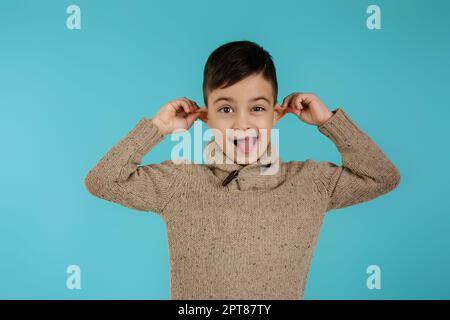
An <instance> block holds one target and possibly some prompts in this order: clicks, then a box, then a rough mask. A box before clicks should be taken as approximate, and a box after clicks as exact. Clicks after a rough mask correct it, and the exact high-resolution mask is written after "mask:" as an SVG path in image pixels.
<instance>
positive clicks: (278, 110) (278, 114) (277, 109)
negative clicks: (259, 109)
mask: <svg viewBox="0 0 450 320" xmlns="http://www.w3.org/2000/svg"><path fill="white" fill-rule="evenodd" d="M286 109H287V108H284V109H283V108H282V107H281V106H280V105H279V104H278V102H277V103H275V105H274V108H273V111H274V112H273V125H275V124H276V123H277V122H278V121H280V120H281V118H283V117H284V116H285V115H286V113H287V112H286V111H287V110H286Z"/></svg>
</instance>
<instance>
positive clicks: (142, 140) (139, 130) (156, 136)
mask: <svg viewBox="0 0 450 320" xmlns="http://www.w3.org/2000/svg"><path fill="white" fill-rule="evenodd" d="M128 136H129V137H130V138H131V139H134V140H135V141H136V142H137V143H138V144H139V146H140V147H141V150H142V151H143V152H147V151H148V150H150V148H152V147H153V146H154V145H156V144H157V143H159V142H160V141H161V140H163V139H164V137H165V136H164V134H163V133H162V132H161V131H160V130H159V128H158V127H157V126H156V125H155V124H154V123H153V122H152V120H151V119H150V118H147V117H145V116H143V117H142V118H141V119H140V120H139V122H138V123H137V124H136V126H135V127H134V128H133V130H131V132H130V134H129V135H128Z"/></svg>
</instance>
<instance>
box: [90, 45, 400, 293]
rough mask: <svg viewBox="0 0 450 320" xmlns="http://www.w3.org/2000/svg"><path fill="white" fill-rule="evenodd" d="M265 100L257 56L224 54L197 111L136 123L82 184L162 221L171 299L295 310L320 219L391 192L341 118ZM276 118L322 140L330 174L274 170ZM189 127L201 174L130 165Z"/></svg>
mask: <svg viewBox="0 0 450 320" xmlns="http://www.w3.org/2000/svg"><path fill="white" fill-rule="evenodd" d="M277 91H278V88H277V80H276V73H275V67H274V64H273V61H272V57H271V56H270V54H269V53H268V52H267V51H265V50H264V49H263V48H262V47H260V46H259V45H257V44H255V43H253V42H250V41H235V42H230V43H227V44H224V45H222V46H221V47H219V48H217V49H216V50H215V51H214V52H213V53H212V54H211V55H210V57H209V58H208V61H207V62H206V66H205V70H204V82H203V95H204V102H205V106H204V107H202V108H200V107H199V106H198V105H197V104H196V103H195V102H194V101H192V100H189V99H187V98H180V99H177V100H173V101H170V102H169V103H167V104H166V105H164V106H163V107H162V108H161V109H160V110H159V111H158V113H157V114H156V115H155V116H154V117H152V118H146V117H142V118H141V120H140V121H139V122H138V123H137V125H136V126H135V127H134V128H133V129H132V130H131V131H130V132H129V133H128V134H127V135H126V136H125V137H124V138H123V139H121V140H120V141H119V142H118V143H117V144H116V145H115V146H113V147H112V149H111V150H109V151H108V153H107V154H106V155H105V156H104V157H103V158H102V159H101V160H100V161H99V163H98V164H97V165H96V166H95V167H94V168H92V169H91V171H90V172H89V173H88V175H87V176H86V178H85V185H86V187H87V189H88V190H89V192H91V193H92V194H93V195H95V196H97V197H99V198H102V199H106V200H108V201H112V202H115V203H119V204H121V205H124V206H127V207H129V208H133V209H136V210H140V211H152V212H155V213H158V214H160V215H161V216H162V218H163V219H164V221H165V223H166V226H167V232H168V241H169V252H170V266H171V270H170V271H171V299H303V294H304V288H305V284H306V279H307V275H308V271H309V265H310V260H311V257H312V254H313V250H314V247H315V245H316V240H317V238H318V235H319V231H320V227H321V224H322V221H323V217H324V214H325V213H326V212H328V211H330V210H332V209H337V208H342V207H346V206H350V205H354V204H357V203H361V202H364V201H368V200H371V199H373V198H375V197H378V196H380V195H382V194H385V193H387V192H389V191H391V190H393V189H394V188H395V187H396V186H397V185H398V184H399V182H400V174H399V171H398V170H397V169H396V167H395V166H394V165H393V164H392V163H391V162H390V161H389V160H388V159H387V157H386V156H385V155H384V154H383V152H382V151H381V150H380V149H379V148H378V147H377V145H376V144H375V143H374V142H373V141H372V140H371V139H370V138H369V137H368V136H367V135H366V134H365V133H364V132H363V131H361V130H360V129H359V128H358V127H357V126H356V125H355V124H354V123H353V122H352V120H351V119H350V118H349V116H348V115H347V114H346V113H345V112H344V110H343V109H342V108H337V109H336V110H333V111H329V110H328V109H327V107H326V106H325V105H324V104H323V103H322V102H321V101H320V100H319V98H318V97H316V96H315V95H314V94H305V93H293V94H291V95H289V96H287V97H286V98H284V100H283V103H282V104H281V105H279V104H278V103H277ZM287 113H292V114H294V115H295V116H296V117H297V118H298V119H299V120H300V121H302V122H305V123H307V124H309V125H314V126H317V128H318V130H319V131H320V132H321V133H322V134H324V135H325V136H327V137H328V138H330V139H331V140H332V141H333V142H334V144H335V145H336V147H337V149H338V150H339V152H340V153H341V156H342V165H341V166H338V165H336V164H334V163H331V162H326V161H323V162H316V161H314V160H311V159H307V160H306V161H290V162H283V161H282V159H281V158H280V157H279V156H278V154H277V152H276V148H274V147H273V146H274V144H273V143H272V142H271V141H270V138H269V137H270V132H271V131H270V130H271V129H272V127H273V126H274V125H275V123H277V122H278V121H279V120H280V119H281V118H282V117H283V116H284V115H286V114H287ZM197 119H200V120H202V121H204V122H205V123H206V124H207V126H208V127H209V128H211V129H214V140H212V141H210V142H209V143H208V144H207V146H206V148H205V156H206V163H205V164H192V163H181V164H175V163H174V162H172V161H171V160H166V161H163V162H162V163H158V164H149V165H141V158H142V157H143V156H144V155H145V154H146V153H147V152H149V151H150V150H151V149H152V148H153V147H154V146H155V145H156V144H157V143H159V142H160V141H161V140H162V139H163V138H164V137H165V136H166V135H167V134H170V133H172V132H174V130H176V129H185V130H188V129H189V128H190V127H191V126H192V124H193V123H194V122H195V121H196V120H197ZM293 147H297V146H293ZM209 151H211V152H209ZM213 153H214V156H213V155H212V154H213ZM224 160H228V161H224ZM230 160H231V161H230ZM274 167H275V168H277V170H275V171H273V172H271V173H270V174H263V173H262V172H263V169H267V168H274Z"/></svg>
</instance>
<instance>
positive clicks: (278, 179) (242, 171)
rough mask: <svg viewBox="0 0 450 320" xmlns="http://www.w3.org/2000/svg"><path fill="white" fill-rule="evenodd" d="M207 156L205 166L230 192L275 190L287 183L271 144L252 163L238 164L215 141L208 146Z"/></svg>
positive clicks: (282, 167) (205, 153) (279, 159)
mask: <svg viewBox="0 0 450 320" xmlns="http://www.w3.org/2000/svg"><path fill="white" fill-rule="evenodd" d="M204 156H205V165H206V166H207V167H208V168H210V169H211V171H212V172H213V173H214V175H215V176H216V177H217V178H218V179H219V183H220V185H221V186H222V187H223V188H228V189H229V190H260V189H273V188H275V187H277V186H278V185H280V184H281V183H282V181H283V180H284V166H282V164H283V160H282V159H281V157H280V156H279V153H278V150H277V148H275V147H274V145H273V144H272V142H269V144H268V146H267V148H266V150H265V152H264V153H263V154H262V155H261V157H260V158H259V159H258V160H257V161H256V162H254V163H250V164H238V163H236V162H235V161H233V160H232V159H230V158H229V157H228V156H227V155H226V154H225V153H224V152H223V150H222V148H221V147H220V146H219V145H218V144H217V142H216V141H214V140H212V141H209V142H208V143H207V145H206V146H205V150H204Z"/></svg>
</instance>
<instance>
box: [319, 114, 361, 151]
mask: <svg viewBox="0 0 450 320" xmlns="http://www.w3.org/2000/svg"><path fill="white" fill-rule="evenodd" d="M332 112H333V115H332V116H331V117H330V118H329V119H328V120H327V121H325V122H324V123H322V124H321V125H319V126H318V127H317V128H318V129H319V131H320V132H322V133H323V134H324V135H325V136H327V137H328V138H330V139H331V140H332V141H333V142H334V144H335V145H336V146H337V147H338V148H340V147H350V146H351V145H352V144H353V143H356V142H357V141H358V136H359V135H361V131H360V129H359V128H358V127H357V126H356V124H355V123H353V122H352V120H351V119H350V118H349V116H348V115H347V113H345V111H344V110H343V109H342V108H337V109H336V110H333V111H332Z"/></svg>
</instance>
